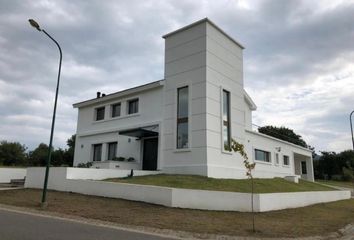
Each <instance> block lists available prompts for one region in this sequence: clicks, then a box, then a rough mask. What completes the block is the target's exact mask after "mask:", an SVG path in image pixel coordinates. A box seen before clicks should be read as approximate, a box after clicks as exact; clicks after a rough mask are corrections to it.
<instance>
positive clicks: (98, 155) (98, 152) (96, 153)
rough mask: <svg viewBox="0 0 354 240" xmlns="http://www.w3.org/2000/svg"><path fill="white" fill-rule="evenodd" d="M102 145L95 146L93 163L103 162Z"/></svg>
mask: <svg viewBox="0 0 354 240" xmlns="http://www.w3.org/2000/svg"><path fill="white" fill-rule="evenodd" d="M101 156H102V144H95V145H93V161H101Z"/></svg>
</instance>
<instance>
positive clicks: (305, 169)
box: [301, 161, 307, 174]
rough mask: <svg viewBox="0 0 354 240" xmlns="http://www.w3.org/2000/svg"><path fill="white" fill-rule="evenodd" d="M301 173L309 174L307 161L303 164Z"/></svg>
mask: <svg viewBox="0 0 354 240" xmlns="http://www.w3.org/2000/svg"><path fill="white" fill-rule="evenodd" d="M301 173H302V174H307V168H306V162H305V161H302V162H301Z"/></svg>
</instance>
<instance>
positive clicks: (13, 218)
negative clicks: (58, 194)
mask: <svg viewBox="0 0 354 240" xmlns="http://www.w3.org/2000/svg"><path fill="white" fill-rule="evenodd" d="M0 233H1V239H6V240H7V239H11V240H41V239H45V240H70V239H75V240H113V239H114V240H117V239H124V240H138V239H144V240H152V239H156V240H167V239H173V238H165V237H161V236H156V235H150V234H144V233H139V232H132V231H127V230H119V229H115V228H109V227H102V226H95V225H92V224H84V223H78V222H74V221H70V220H63V219H56V218H51V217H44V216H37V215H33V214H25V213H19V212H13V211H6V210H0Z"/></svg>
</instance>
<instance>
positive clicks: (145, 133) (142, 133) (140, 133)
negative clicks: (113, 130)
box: [119, 128, 159, 138]
mask: <svg viewBox="0 0 354 240" xmlns="http://www.w3.org/2000/svg"><path fill="white" fill-rule="evenodd" d="M119 135H124V136H129V137H135V138H147V137H157V136H158V135H159V133H158V132H154V131H150V130H147V129H144V128H135V129H129V130H124V131H120V132H119Z"/></svg>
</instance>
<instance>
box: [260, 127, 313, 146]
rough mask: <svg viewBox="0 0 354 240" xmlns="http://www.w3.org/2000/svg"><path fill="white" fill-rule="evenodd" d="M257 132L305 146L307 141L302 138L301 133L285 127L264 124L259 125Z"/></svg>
mask: <svg viewBox="0 0 354 240" xmlns="http://www.w3.org/2000/svg"><path fill="white" fill-rule="evenodd" d="M258 132H260V133H263V134H266V135H269V136H272V137H275V138H278V139H281V140H284V141H287V142H291V143H294V144H296V145H299V146H302V147H305V148H307V147H308V145H307V143H306V142H305V141H304V140H303V139H302V137H301V135H299V134H296V133H295V132H294V131H293V130H292V129H290V128H286V127H275V126H264V127H259V128H258Z"/></svg>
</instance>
